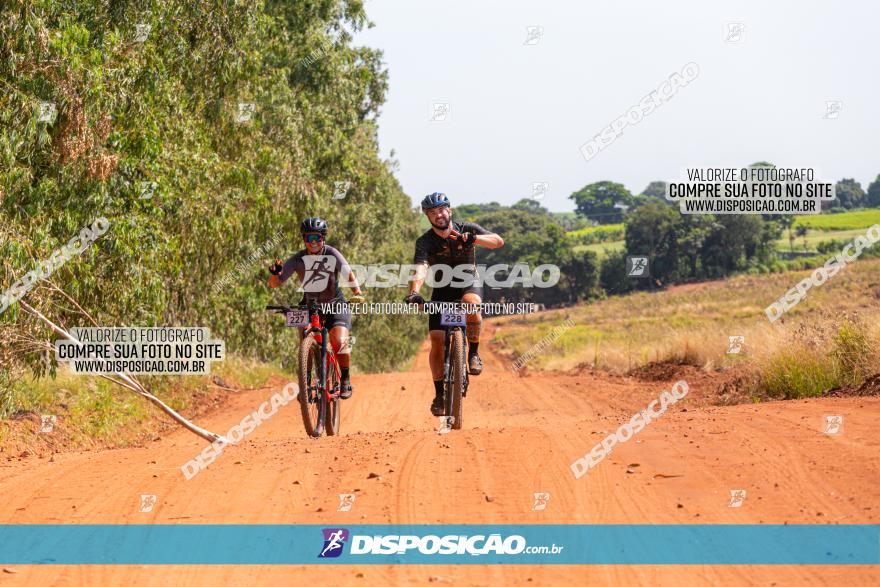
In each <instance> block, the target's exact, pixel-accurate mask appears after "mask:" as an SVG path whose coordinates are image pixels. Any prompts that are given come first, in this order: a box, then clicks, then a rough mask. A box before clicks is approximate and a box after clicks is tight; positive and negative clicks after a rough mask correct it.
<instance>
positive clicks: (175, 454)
mask: <svg viewBox="0 0 880 587" xmlns="http://www.w3.org/2000/svg"><path fill="white" fill-rule="evenodd" d="M483 355H484V361H485V370H484V373H483V375H481V376H480V377H479V378H475V379H474V380H473V384H472V391H471V393H470V394H469V396H468V398H467V399H466V400H465V407H464V409H465V418H464V429H463V430H461V431H456V432H453V433H451V434H445V435H440V434H437V432H436V429H437V426H438V423H437V419H436V418H434V417H432V416H431V415H430V413H429V412H428V404H429V402H430V397H431V394H432V392H433V388H432V385H431V382H430V377H429V375H428V370H427V363H426V355H425V353H424V352H422V353H420V354H419V356H418V358H417V359H416V361H415V362H414V365H413V367H412V369H411V370H410V371H409V372H406V373H395V374H384V375H362V376H356V377H355V378H354V384H355V393H354V397H353V398H352V399H351V400H349V401H347V402H346V403H345V404H344V411H343V416H342V431H343V435H342V436H340V437H338V438H326V437H325V438H322V439H319V440H312V439H309V438H306V437H305V435H304V432H303V428H302V424H301V422H300V417H299V411H298V407H297V406H296V405H295V404H294V403H291V404H289V405H288V406H286V407H284V408H282V409H281V410H280V411H279V413H278V414H277V415H275V417H274V418H272V419H271V420H269V421H266V422H264V423H263V424H262V425H261V426H260V427H259V428H257V429H256V431H254V432H253V433H252V434H251V435H250V436H248V437H247V438H246V440H245V441H243V442H242V443H241V444H240V445H239V446H234V447H228V448H226V450H225V451H224V453H223V454H222V455H221V456H220V457H219V458H218V459H217V460H216V461H215V462H214V463H213V464H211V465H210V467H209V468H208V469H207V470H205V471H203V472H202V473H200V474H199V475H197V476H196V477H195V478H193V479H192V480H189V481H187V480H185V479H184V477H183V475H182V474H181V471H180V466H181V465H182V464H183V463H185V462H186V461H188V460H189V459H191V458H193V457H194V456H195V455H196V454H197V453H198V452H199V451H200V450H201V449H202V448H203V447H204V443H203V442H202V441H200V440H199V439H197V438H196V437H194V436H192V435H191V434H188V433H185V432H182V431H176V432H174V433H173V434H171V435H170V436H168V437H166V438H163V439H161V440H159V441H156V442H152V443H150V444H149V445H148V446H144V447H142V448H137V449H124V450H110V451H99V452H87V453H75V454H63V455H56V456H55V457H54V458H53V459H51V460H50V459H38V458H29V459H24V460H13V461H9V462H7V463H3V465H2V467H0V504H2V505H0V512H2V522H3V523H14V524H23V523H70V524H82V523H111V524H126V523H129V524H131V523H172V524H173V523H178V524H179V523H223V524H229V523H237V524H247V523H253V524H256V523H273V524H330V525H333V524H339V525H344V524H346V523H349V524H356V523H363V524H370V523H471V524H473V523H476V524H479V523H524V524H533V523H548V524H564V523H581V524H584V523H600V524H617V523H626V524H639V523H651V524H684V523H688V524H690V523H784V522H787V523H819V524H829V523H830V524H834V523H878V522H880V430H878V428H877V426H876V422H877V421H878V420H880V398H843V399H821V400H809V401H796V402H784V403H783V402H780V403H769V404H763V405H740V406H733V407H723V408H721V407H713V406H711V405H710V404H709V396H710V394H711V379H710V378H709V377H708V376H704V375H701V374H698V373H696V372H694V373H692V375H693V377H692V378H691V379H689V380H688V383H689V384H690V393H689V395H688V397H687V398H685V399H684V400H683V401H682V402H680V403H679V404H676V405H675V406H674V407H673V408H672V409H670V410H669V412H667V413H666V414H664V415H663V416H662V417H661V418H660V419H658V420H656V421H655V422H654V423H652V424H651V425H650V426H648V427H647V428H645V429H644V430H643V431H642V432H641V433H640V434H639V435H637V436H636V437H635V438H633V439H632V440H630V441H629V442H627V443H625V444H622V445H620V446H619V447H618V448H617V449H615V451H614V453H613V454H612V455H610V456H609V457H608V458H606V459H605V460H604V461H603V462H601V463H600V464H599V465H598V466H597V467H596V468H594V469H593V470H591V471H590V472H589V473H588V474H587V475H586V476H584V477H582V478H581V479H575V478H574V476H573V474H572V473H571V470H570V468H569V466H570V464H571V463H572V462H573V461H574V460H575V459H576V458H577V457H579V456H582V455H583V454H584V453H586V452H588V451H589V449H590V448H591V447H592V446H593V445H595V444H596V443H597V442H599V441H600V440H601V439H602V438H603V437H604V436H605V435H607V434H608V433H609V432H611V431H612V430H614V429H616V428H617V426H618V425H619V424H620V423H622V422H623V421H625V420H628V419H629V418H630V417H631V416H632V414H634V413H635V412H637V411H638V410H640V409H642V408H644V407H645V406H646V405H647V404H648V402H649V401H650V400H652V399H654V398H656V397H658V395H659V393H660V391H661V390H663V389H669V383H670V382H662V381H658V382H646V381H639V380H635V379H628V378H619V377H611V376H608V375H602V374H590V373H584V374H580V375H575V374H551V375H541V376H539V375H537V374H533V375H530V376H528V377H519V376H517V375H516V374H514V373H513V372H511V371H510V370H509V369H508V368H506V366H505V365H506V363H505V361H504V359H502V358H501V357H500V356H499V355H495V354H493V353H492V352H491V351H490V350H489V349H486V350H485V352H484V353H483ZM685 379H688V377H685ZM275 383H276V385H274V386H273V387H272V388H270V389H263V390H259V391H251V392H243V393H240V394H237V395H236V397H234V398H232V400H231V401H230V402H229V404H228V405H227V406H226V407H225V408H224V409H223V410H222V411H221V412H219V413H217V414H214V415H213V416H212V417H209V418H207V419H205V420H204V422H203V423H204V424H205V425H206V426H207V427H208V428H210V429H212V430H214V431H217V432H221V433H225V431H226V430H227V429H228V428H229V427H230V426H232V425H234V424H237V423H238V422H240V421H241V419H242V418H243V417H244V416H245V415H247V414H248V413H250V412H251V411H253V410H255V409H256V408H257V407H258V406H259V405H260V404H261V403H262V402H263V401H266V400H267V399H268V398H269V397H270V396H271V395H272V394H273V393H274V392H275V391H278V390H280V388H281V386H282V385H283V384H284V383H286V382H284V381H278V382H275ZM827 414H840V415H843V416H844V428H843V430H842V432H841V433H839V434H836V435H829V434H824V433H823V430H822V426H823V420H824V416H825V415H827ZM636 465H637V466H636ZM371 476H372V478H370V477H371ZM735 489H745V490H746V492H747V493H746V498H745V500H744V501H743V503H742V505H741V507H738V508H731V507H728V506H729V502H730V491H731V490H735ZM535 492H549V493H550V496H551V497H550V500H549V502H548V506H547V508H546V509H545V510H544V511H532V506H533V502H534V499H533V494H534V493H535ZM340 493H354V494H356V496H357V498H356V501H355V503H354V506H353V508H352V510H351V511H350V512H337V511H336V508H337V506H338V504H339V499H338V497H337V496H338V494H340ZM142 494H154V495H156V496H157V502H156V505H155V507H154V508H153V510H152V512H149V513H142V512H140V511H139V506H140V495H142ZM7 569H8V570H7V571H6V572H0V581H2V582H3V583H5V584H10V585H19V584H20V585H24V584H29V585H83V584H89V585H101V584H108V585H109V584H114V585H117V584H127V585H171V584H174V585H201V584H206V583H211V584H233V583H234V584H237V585H241V584H249V583H259V584H273V585H276V584H290V585H304V584H308V583H309V582H314V583H315V584H319V585H326V584H339V585H383V586H384V585H391V584H398V585H410V584H425V583H428V582H433V583H441V584H456V585H511V584H512V585H545V584H552V585H568V584H590V585H596V584H609V583H613V584H619V585H634V584H651V585H657V584H664V585H667V584H668V585H691V584H694V585H709V584H717V585H721V584H723V585H734V584H766V585H772V584H775V585H805V584H829V585H831V584H840V583H842V582H844V581H845V582H846V584H847V585H862V584H878V582H880V567H877V566H874V567H822V566H808V567H791V566H696V565H694V566H677V565H676V566H555V567H553V566H551V567H536V566H498V565H492V566H477V565H467V566H463V567H452V566H440V565H431V566H400V567H392V566H380V565H368V566H363V567H356V566H348V565H346V566H339V567H335V574H334V575H332V577H333V578H332V579H331V580H330V582H329V583H328V579H327V575H326V569H325V568H318V567H305V566H288V567H257V566H246V567H231V566H150V567H147V566H142V567H138V566H118V567H109V566H101V567H99V566H41V567H37V566H14V567H7ZM318 573H321V574H320V575H319V574H318Z"/></svg>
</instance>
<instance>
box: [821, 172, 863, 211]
mask: <svg viewBox="0 0 880 587" xmlns="http://www.w3.org/2000/svg"><path fill="white" fill-rule="evenodd" d="M835 190H836V194H837V199H836V200H834V201H831V202H828V203H829V204H834V205H835V206H840V207H842V208H846V209H847V210H852V209H853V208H861V207H863V206H864V205H865V203H866V201H867V200H866V196H865V192H864V190H862V185H861V184H860V183H859V182H857V181H856V180H854V179H841V180H840V181H838V182H837V186H836V187H835Z"/></svg>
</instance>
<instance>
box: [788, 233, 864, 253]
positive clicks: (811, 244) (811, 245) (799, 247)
mask: <svg viewBox="0 0 880 587" xmlns="http://www.w3.org/2000/svg"><path fill="white" fill-rule="evenodd" d="M865 228H867V227H865ZM865 228H857V229H855V230H817V229H810V230H809V231H808V232H807V235H806V240H807V250H810V251H813V250H815V249H816V245H818V244H819V243H820V242H822V241H829V240H844V241H851V240H853V239H854V238H856V237H857V236H859V235H862V236H864V234H865ZM776 249H777V250H779V251H790V250H791V242H789V240H788V231H786V232H784V233H783V235H782V238H780V239H778V240H777V241H776ZM794 250H795V252H798V251H803V250H804V237H802V236H799V237H796V238H795V240H794Z"/></svg>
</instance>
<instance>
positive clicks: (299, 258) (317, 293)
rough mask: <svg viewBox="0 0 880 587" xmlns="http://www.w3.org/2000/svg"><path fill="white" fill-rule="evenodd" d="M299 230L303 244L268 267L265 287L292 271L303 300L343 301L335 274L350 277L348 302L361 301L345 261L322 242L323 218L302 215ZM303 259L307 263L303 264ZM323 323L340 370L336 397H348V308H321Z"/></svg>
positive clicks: (275, 283)
mask: <svg viewBox="0 0 880 587" xmlns="http://www.w3.org/2000/svg"><path fill="white" fill-rule="evenodd" d="M300 232H301V233H302V236H303V240H304V241H305V243H306V248H305V249H303V250H302V251H300V252H298V253H296V254H294V255H293V256H291V257H290V258H289V259H287V261H285V262H284V265H282V264H281V260H280V259H276V260H275V263H274V264H273V265H272V266H271V267H270V268H269V273H271V274H272V275H270V276H269V287H272V288H275V287H279V286H280V285H281V284H282V283H284V282H285V281H287V279H288V278H289V277H290V276H291V275H293V274H294V273H296V274H297V275H298V276H299V279H300V281H302V287H303V290H304V291H305V295H304V297H303V302H306V301H310V300H313V299H314V300H316V301H317V302H318V303H319V304H340V303H345V297H344V296H343V295H342V291H341V290H340V289H339V281H338V279H339V276H340V274H341V275H342V278H343V279H346V280H348V279H350V281H349V284H350V285H351V286H352V291H353V292H354V296H353V297H352V298H351V302H352V303H356V304H357V303H362V302H363V301H364V298H363V296H362V295H361V288H360V286H358V282H357V278H356V277H355V275H354V272H353V271H352V270H351V267H350V266H349V265H348V261H346V260H345V257H343V256H342V253H340V252H339V251H338V250H336V249H335V248H333V247H331V246H330V245H328V244H325V242H324V239H325V238H326V237H327V222H326V221H324V220H323V219H321V218H306V219H305V220H303V222H302V224H301V225H300ZM306 261H308V262H309V266H308V267H306ZM324 326H326V327H327V329H328V330H329V331H330V343H331V344H332V345H333V351H334V352H335V353H336V358H337V360H338V361H339V367H340V369H341V371H342V381H340V384H341V387H342V393H340V394H339V397H341V398H342V399H348V398H350V397H351V392H352V389H351V379H350V376H349V366H350V365H351V345H350V344H349V338H348V333H349V330H351V312H349V311H348V310H345V311H344V312H341V313H338V314H331V313H328V312H324Z"/></svg>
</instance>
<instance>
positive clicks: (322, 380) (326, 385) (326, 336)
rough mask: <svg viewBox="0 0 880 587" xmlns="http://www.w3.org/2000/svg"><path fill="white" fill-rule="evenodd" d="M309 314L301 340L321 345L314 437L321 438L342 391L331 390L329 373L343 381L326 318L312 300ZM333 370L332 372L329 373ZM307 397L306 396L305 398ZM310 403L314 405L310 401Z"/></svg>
mask: <svg viewBox="0 0 880 587" xmlns="http://www.w3.org/2000/svg"><path fill="white" fill-rule="evenodd" d="M266 309H267V310H272V311H275V312H279V313H282V314H283V313H286V312H288V311H291V310H295V309H303V307H302V305H300V306H299V307H298V308H294V307H291V306H266ZM307 309H308V313H309V325H308V326H307V327H305V328H303V329H302V335H301V337H300V340H305V338H306V337H307V336H311V337H312V338H314V340H315V342H317V343H318V344H320V349H321V350H320V353H321V367H320V369H319V370H318V371H319V373H318V381H317V388H318V389H319V390H323V392H324V393H323V396H321V395H318V397H317V400H318V401H317V403H318V406H317V407H318V421H317V424H316V426H315V434H314V436H320V435H321V433H322V429H323V427H324V420H325V417H326V416H327V410H328V409H329V406H330V404H331V402H333V401H334V400H338V395H339V393H340V392H341V389H339V390H336V391H335V392H334V391H333V390H332V389H330V382H331V379H332V378H331V377H328V374H329V373H335V375H336V379H335V380H336V381H339V380H340V379H341V370H340V367H339V362H338V360H337V358H336V353H335V352H334V351H333V349H332V347H331V348H328V344H327V343H328V341H329V340H330V331H329V330H328V329H327V327H326V326H325V325H324V317H323V316H322V315H321V314H320V312H318V305H317V303H316V302H315V301H314V300H311V301H310V302H309V303H308V306H307ZM329 369H332V371H328V370H329ZM301 393H304V394H305V393H307V391H306V390H301ZM304 397H306V396H304ZM309 399H310V398H307V400H306V401H309ZM309 403H312V402H311V401H309Z"/></svg>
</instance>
